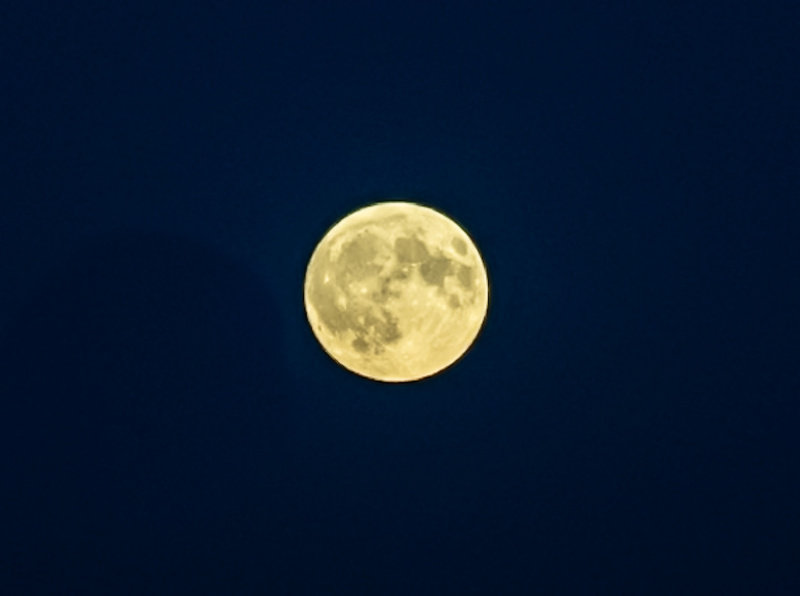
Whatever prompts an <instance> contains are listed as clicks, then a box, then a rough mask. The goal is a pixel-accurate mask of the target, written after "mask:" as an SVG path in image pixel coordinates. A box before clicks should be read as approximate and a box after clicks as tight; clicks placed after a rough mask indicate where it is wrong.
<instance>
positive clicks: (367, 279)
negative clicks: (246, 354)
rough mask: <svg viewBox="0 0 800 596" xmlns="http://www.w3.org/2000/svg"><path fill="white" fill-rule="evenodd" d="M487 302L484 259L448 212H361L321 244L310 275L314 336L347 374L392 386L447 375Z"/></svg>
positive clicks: (377, 208)
mask: <svg viewBox="0 0 800 596" xmlns="http://www.w3.org/2000/svg"><path fill="white" fill-rule="evenodd" d="M488 304H489V284H488V279H487V275H486V268H485V266H484V264H483V260H482V259H481V256H480V254H479V252H478V249H477V248H476V246H475V244H474V243H473V241H472V239H471V238H470V237H469V236H468V235H467V234H466V232H464V230H462V229H461V228H460V227H459V226H458V225H457V224H456V223H455V222H453V221H452V220H451V219H449V218H447V217H446V216H445V215H443V214H441V213H439V212H438V211H435V210H433V209H430V208H428V207H423V206H421V205H417V204H415V203H408V202H400V201H392V202H385V203H377V204H375V205H370V206H368V207H365V208H363V209H360V210H358V211H356V212H354V213H352V214H350V215H348V216H347V217H345V218H344V219H342V220H341V221H339V222H338V223H337V224H336V225H334V226H333V227H332V228H331V229H330V230H329V231H328V232H327V234H325V236H324V237H323V238H322V240H321V241H320V243H319V244H318V245H317V247H316V249H315V250H314V253H313V254H312V256H311V260H310V261H309V264H308V268H307V270H306V278H305V307H306V313H307V315H308V320H309V323H310V324H311V328H312V330H313V332H314V335H315V336H316V337H317V339H318V340H319V342H320V344H322V347H323V348H324V349H325V351H326V352H327V353H328V354H330V355H331V357H333V358H334V360H336V361H337V362H339V363H340V364H341V365H343V366H344V367H345V368H347V369H349V370H351V371H353V372H355V373H357V374H360V375H363V376H365V377H369V378H371V379H375V380H379V381H388V382H402V381H414V380H417V379H421V378H424V377H428V376H431V375H434V374H436V373H438V372H439V371H441V370H443V369H445V368H447V367H448V366H450V365H451V364H453V363H454V362H455V361H456V360H458V359H459V358H460V357H461V356H462V355H463V354H464V353H465V352H466V351H467V350H468V349H469V347H470V346H471V345H472V343H473V341H474V340H475V338H476V337H477V335H478V332H479V331H480V328H481V326H482V325H483V321H484V318H485V317H486V311H487V308H488Z"/></svg>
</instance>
